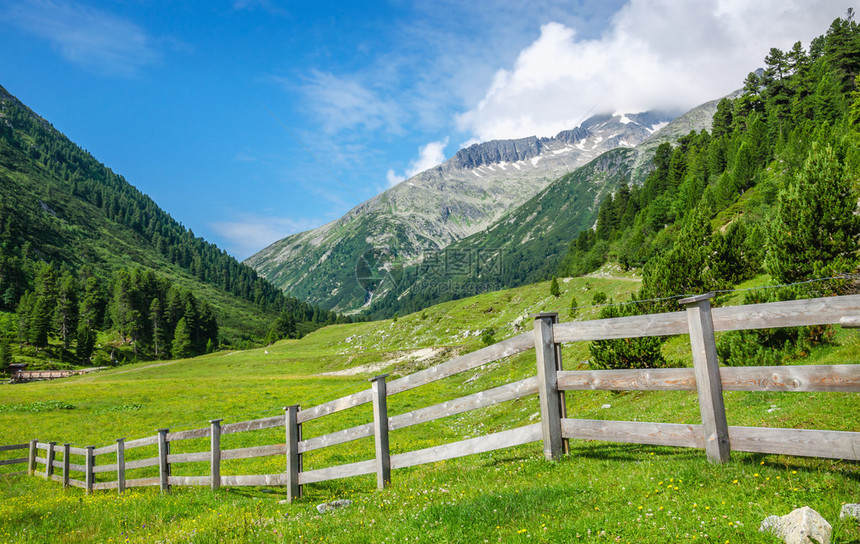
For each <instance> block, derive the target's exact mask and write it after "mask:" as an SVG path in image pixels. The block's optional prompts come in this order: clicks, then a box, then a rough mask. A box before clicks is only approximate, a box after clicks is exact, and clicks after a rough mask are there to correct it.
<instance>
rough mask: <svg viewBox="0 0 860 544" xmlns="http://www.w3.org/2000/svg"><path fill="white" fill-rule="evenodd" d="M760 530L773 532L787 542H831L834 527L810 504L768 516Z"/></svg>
mask: <svg viewBox="0 0 860 544" xmlns="http://www.w3.org/2000/svg"><path fill="white" fill-rule="evenodd" d="M759 531H761V532H768V533H771V534H773V535H775V536H777V537H779V538H781V539H782V540H783V541H784V542H785V543H786V544H815V543H817V544H830V535H831V533H832V532H833V528H832V527H831V526H830V524H829V523H827V520H826V519H824V518H823V517H821V514H819V513H818V512H816V511H815V510H813V509H812V508H810V507H808V506H804V507H803V508H798V509H797V510H793V511H791V512H790V513H788V514H786V515H784V516H782V517H779V516H768V517H767V518H765V519H764V521H762V522H761V526H760V527H759Z"/></svg>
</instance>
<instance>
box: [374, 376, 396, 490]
mask: <svg viewBox="0 0 860 544" xmlns="http://www.w3.org/2000/svg"><path fill="white" fill-rule="evenodd" d="M387 376H388V374H383V375H382V376H376V377H375V378H373V379H372V380H370V391H371V392H372V393H373V445H374V449H375V450H376V487H377V489H385V488H386V487H388V486H389V484H391V450H390V449H389V447H388V396H387V393H386V391H387V390H386V387H385V378H386V377H387Z"/></svg>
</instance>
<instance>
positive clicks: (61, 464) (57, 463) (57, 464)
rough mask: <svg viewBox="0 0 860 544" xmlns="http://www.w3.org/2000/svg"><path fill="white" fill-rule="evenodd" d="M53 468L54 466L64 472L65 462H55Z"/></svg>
mask: <svg viewBox="0 0 860 544" xmlns="http://www.w3.org/2000/svg"><path fill="white" fill-rule="evenodd" d="M53 466H54V468H58V469H60V470H62V468H63V466H64V463H63V461H56V460H55V461H54V462H53Z"/></svg>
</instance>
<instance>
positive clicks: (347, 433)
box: [299, 418, 394, 453]
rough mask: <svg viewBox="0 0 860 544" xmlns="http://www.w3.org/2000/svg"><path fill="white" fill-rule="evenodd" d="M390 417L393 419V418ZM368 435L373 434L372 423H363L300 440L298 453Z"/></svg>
mask: <svg viewBox="0 0 860 544" xmlns="http://www.w3.org/2000/svg"><path fill="white" fill-rule="evenodd" d="M391 419H392V420H393V419H394V418H391ZM370 436H373V423H365V424H364V425H357V426H355V427H350V428H349V429H344V430H342V431H337V432H334V433H329V434H324V435H322V436H317V437H314V438H308V439H307V440H302V441H301V442H299V453H307V452H309V451H313V450H318V449H320V448H327V447H329V446H334V445H336V444H343V443H344V442H351V441H353V440H358V439H360V438H368V437H370Z"/></svg>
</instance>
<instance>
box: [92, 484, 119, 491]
mask: <svg viewBox="0 0 860 544" xmlns="http://www.w3.org/2000/svg"><path fill="white" fill-rule="evenodd" d="M100 489H101V490H104V489H116V482H97V483H94V484H93V490H95V491H98V490H100Z"/></svg>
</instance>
